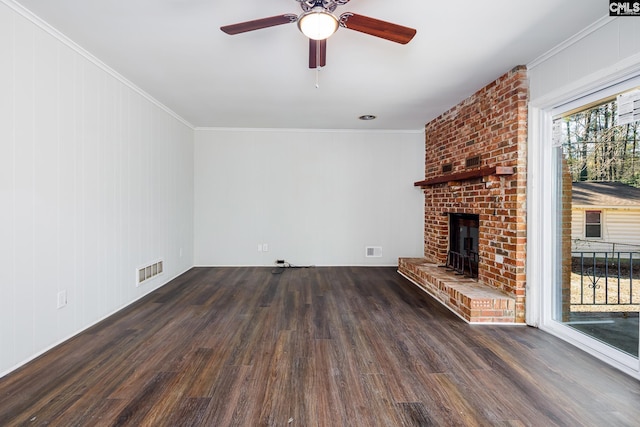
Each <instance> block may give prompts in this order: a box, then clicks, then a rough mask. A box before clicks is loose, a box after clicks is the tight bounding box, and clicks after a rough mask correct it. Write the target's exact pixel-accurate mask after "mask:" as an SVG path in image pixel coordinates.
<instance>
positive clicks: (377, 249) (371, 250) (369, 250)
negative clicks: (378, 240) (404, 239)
mask: <svg viewBox="0 0 640 427" xmlns="http://www.w3.org/2000/svg"><path fill="white" fill-rule="evenodd" d="M365 256H366V257H367V258H381V257H382V247H381V246H367V247H366V254H365Z"/></svg>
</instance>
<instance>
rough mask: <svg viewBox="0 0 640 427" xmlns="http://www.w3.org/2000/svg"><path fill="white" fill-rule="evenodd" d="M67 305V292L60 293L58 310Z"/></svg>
mask: <svg viewBox="0 0 640 427" xmlns="http://www.w3.org/2000/svg"><path fill="white" fill-rule="evenodd" d="M65 305H67V291H66V290H62V291H58V308H62V307H64V306H65Z"/></svg>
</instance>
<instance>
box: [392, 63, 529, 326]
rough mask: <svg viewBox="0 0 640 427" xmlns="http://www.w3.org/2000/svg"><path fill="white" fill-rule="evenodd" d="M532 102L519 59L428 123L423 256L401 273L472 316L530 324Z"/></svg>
mask: <svg viewBox="0 0 640 427" xmlns="http://www.w3.org/2000/svg"><path fill="white" fill-rule="evenodd" d="M527 101H528V81H527V72H526V68H525V67H524V66H518V67H516V68H514V69H512V70H511V71H509V72H508V73H506V74H505V75H503V76H502V77H500V78H498V79H497V80H496V81H494V82H492V83H490V84H489V85H487V86H486V87H484V88H483V89H481V90H479V91H478V92H476V93H475V94H474V95H472V96H471V97H469V98H468V99H466V100H465V101H463V102H462V103H460V104H459V105H457V106H455V107H453V108H452V109H450V110H449V111H447V112H445V113H443V114H442V115H441V116H440V117H438V118H436V119H434V120H432V121H431V122H430V123H428V124H427V125H426V129H425V130H426V140H425V144H426V145H425V148H426V159H425V179H424V180H421V181H418V182H416V183H415V185H416V186H417V187H420V188H422V190H423V191H424V197H425V221H424V258H418V259H415V258H410V259H409V258H401V259H400V260H399V271H400V273H401V274H403V275H405V276H406V277H407V278H409V279H410V280H411V281H412V282H414V283H415V284H416V285H418V286H420V287H421V288H423V289H424V290H426V291H427V292H429V293H430V294H432V295H433V296H434V297H436V298H438V299H439V300H440V301H441V302H442V303H443V304H445V305H446V306H447V307H448V308H449V309H451V310H452V311H454V312H455V313H456V314H458V315H459V316H460V317H462V318H463V319H465V320H467V321H469V322H472V323H487V322H491V323H523V322H524V310H525V308H524V307H525V284H526V283H525V260H526V252H525V249H526V153H527V150H526V143H527ZM459 219H462V223H459V222H452V221H454V220H455V221H458V220H459ZM472 220H473V221H477V226H476V227H475V230H473V229H470V228H469V224H471V226H473V224H472V223H469V222H468V221H472ZM452 224H454V225H452ZM461 233H462V234H464V235H462V236H461V235H460V234H461ZM474 239H475V240H476V241H474ZM456 242H458V243H456ZM471 245H473V246H471ZM452 252H454V253H455V254H457V255H452ZM459 257H461V258H462V261H463V265H469V266H470V270H469V271H467V269H466V267H465V268H463V269H462V270H460V269H459V268H454V267H455V265H452V261H454V260H457V262H459V261H460V258H459ZM443 266H448V267H449V268H446V267H443Z"/></svg>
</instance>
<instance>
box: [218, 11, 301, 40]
mask: <svg viewBox="0 0 640 427" xmlns="http://www.w3.org/2000/svg"><path fill="white" fill-rule="evenodd" d="M297 20H298V16H297V15H293V14H291V13H285V14H284V15H277V16H270V17H269V18H262V19H255V20H253V21H247V22H240V23H238V24H232V25H225V26H224V27H220V29H221V30H222V31H224V32H225V33H227V34H231V35H234V34H240V33H246V32H247V31H254V30H261V29H263V28H268V27H275V26H276V25H282V24H290V23H292V22H296V21H297Z"/></svg>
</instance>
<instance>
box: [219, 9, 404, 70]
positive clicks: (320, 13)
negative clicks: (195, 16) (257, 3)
mask: <svg viewBox="0 0 640 427" xmlns="http://www.w3.org/2000/svg"><path fill="white" fill-rule="evenodd" d="M295 1H297V2H299V3H300V7H301V8H302V13H301V14H300V16H298V15H294V14H291V13H285V14H283V15H276V16H271V17H269V18H262V19H255V20H253V21H247V22H240V23H238V24H232V25H225V26H223V27H220V29H221V30H222V31H224V32H225V33H227V34H230V35H235V34H240V33H245V32H247V31H254V30H260V29H262V28H268V27H274V26H276V25H282V24H291V23H293V22H297V23H298V28H299V29H300V31H302V33H303V34H304V35H305V36H307V37H308V38H309V68H318V67H324V66H325V65H326V62H327V38H329V36H331V35H332V34H333V33H335V32H336V31H337V30H338V27H343V28H347V29H349V30H354V31H359V32H361V33H365V34H369V35H371V36H375V37H380V38H383V39H386V40H390V41H392V42H396V43H400V44H407V43H409V42H410V41H411V39H412V38H413V36H415V34H416V30H414V29H413V28H409V27H403V26H402V25H397V24H392V23H390V22H385V21H381V20H379V19H375V18H369V17H367V16H363V15H357V14H355V13H351V12H345V13H343V14H342V15H340V17H336V16H335V15H334V14H333V12H334V11H335V10H336V8H337V7H338V6H343V5H345V4H347V3H349V0H295Z"/></svg>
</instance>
